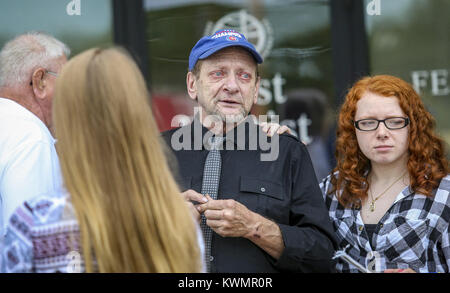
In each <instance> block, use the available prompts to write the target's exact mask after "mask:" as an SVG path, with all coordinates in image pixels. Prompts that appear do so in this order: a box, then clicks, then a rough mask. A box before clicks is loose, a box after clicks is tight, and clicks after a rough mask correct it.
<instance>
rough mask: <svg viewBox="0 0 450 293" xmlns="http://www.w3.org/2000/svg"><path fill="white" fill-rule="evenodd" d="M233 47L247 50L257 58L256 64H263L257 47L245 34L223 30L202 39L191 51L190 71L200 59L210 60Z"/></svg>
mask: <svg viewBox="0 0 450 293" xmlns="http://www.w3.org/2000/svg"><path fill="white" fill-rule="evenodd" d="M232 46H238V47H243V48H245V49H247V50H248V51H249V52H250V53H251V54H252V55H253V57H255V60H256V63H258V64H261V63H262V62H263V58H262V57H261V55H259V53H258V52H257V51H256V49H255V47H254V46H253V45H252V44H251V43H250V42H249V41H247V39H246V38H245V37H244V35H243V34H241V33H239V32H237V31H235V30H232V29H222V30H218V31H216V32H215V33H214V34H213V35H211V36H205V37H203V38H201V39H200V40H199V41H198V42H197V44H195V46H194V47H193V48H192V50H191V54H189V71H191V70H192V69H194V66H195V64H197V61H198V60H199V59H205V58H208V57H209V56H211V55H212V54H214V53H216V52H217V51H219V50H222V49H223V48H226V47H232Z"/></svg>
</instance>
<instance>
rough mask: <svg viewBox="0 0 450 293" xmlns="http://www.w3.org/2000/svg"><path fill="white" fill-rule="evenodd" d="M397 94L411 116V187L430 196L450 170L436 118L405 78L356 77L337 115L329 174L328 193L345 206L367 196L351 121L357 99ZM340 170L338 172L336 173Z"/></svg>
mask: <svg viewBox="0 0 450 293" xmlns="http://www.w3.org/2000/svg"><path fill="white" fill-rule="evenodd" d="M367 91H369V92H372V93H375V94H378V95H381V96H385V97H392V96H395V97H397V99H398V101H399V104H400V107H401V108H402V110H403V112H404V113H405V114H406V115H407V116H408V117H409V119H410V131H409V147H408V152H409V157H408V163H407V166H408V171H409V178H410V187H411V189H412V191H414V192H417V193H421V194H424V195H426V196H432V192H433V189H435V188H436V187H437V186H439V182H440V181H441V179H442V178H443V177H445V176H446V175H447V173H448V170H449V164H448V161H447V159H446V157H445V150H444V142H443V141H442V139H440V138H439V137H438V136H437V135H436V134H435V132H434V127H435V120H434V118H433V117H432V116H431V114H430V113H429V112H428V111H427V110H426V109H425V107H424V105H423V103H422V101H421V99H420V97H419V95H418V94H417V92H416V91H415V90H414V89H413V87H412V86H411V85H410V84H408V83H407V82H405V81H404V80H402V79H400V78H397V77H394V76H390V75H376V76H373V77H371V76H368V77H364V78H362V79H360V80H359V81H357V82H356V83H355V84H354V85H353V87H352V88H351V89H350V90H349V92H348V93H347V96H346V98H345V101H344V104H343V105H342V107H341V111H340V114H339V119H338V128H337V139H336V161H337V165H336V168H335V169H334V170H333V174H332V176H331V183H332V185H333V188H332V190H331V191H330V194H331V193H334V192H336V191H337V190H338V191H339V194H337V193H336V196H337V198H338V199H339V202H340V203H341V204H342V205H344V206H346V207H348V206H351V205H355V206H358V205H359V203H360V200H363V199H364V198H365V197H367V191H368V189H369V182H368V181H367V177H366V175H367V171H368V170H370V166H371V165H370V161H369V159H368V158H367V157H366V156H365V155H364V154H363V153H362V152H361V150H360V149H359V146H358V142H357V140H356V133H355V126H354V124H353V121H354V117H355V113H356V103H357V102H358V101H359V99H361V97H362V95H363V94H364V93H365V92H367ZM336 171H337V172H339V173H338V174H337V173H336Z"/></svg>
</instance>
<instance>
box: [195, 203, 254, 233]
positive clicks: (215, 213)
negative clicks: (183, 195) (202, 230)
mask: <svg viewBox="0 0 450 293" xmlns="http://www.w3.org/2000/svg"><path fill="white" fill-rule="evenodd" d="M206 197H207V199H208V202H207V203H204V204H201V205H198V206H197V210H198V212H199V213H200V214H202V213H203V214H204V215H205V217H206V224H207V225H208V226H209V227H211V229H212V230H213V231H214V232H216V233H217V234H219V235H220V236H222V237H249V236H250V235H251V234H252V232H253V230H254V229H256V227H255V223H254V218H255V217H254V213H253V212H251V211H250V210H249V209H247V208H246V207H245V206H244V205H243V204H241V203H239V202H237V201H235V200H232V199H227V200H214V199H212V198H211V197H210V196H208V195H206Z"/></svg>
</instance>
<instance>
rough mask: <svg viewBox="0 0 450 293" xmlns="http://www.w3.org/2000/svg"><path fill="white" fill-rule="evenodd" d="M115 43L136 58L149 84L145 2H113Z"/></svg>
mask: <svg viewBox="0 0 450 293" xmlns="http://www.w3.org/2000/svg"><path fill="white" fill-rule="evenodd" d="M113 10H114V11H113V15H114V21H113V22H114V42H115V43H116V44H117V45H120V46H122V47H124V48H126V49H127V50H128V51H129V52H130V53H131V55H132V56H133V57H134V58H135V60H136V62H137V63H138V65H139V68H140V69H141V71H142V74H143V75H144V77H145V78H146V80H147V84H148V85H149V82H148V78H149V76H148V72H149V70H148V66H149V64H148V61H149V56H148V48H147V42H146V26H147V23H146V19H145V11H144V0H133V1H129V0H128V1H126V0H113Z"/></svg>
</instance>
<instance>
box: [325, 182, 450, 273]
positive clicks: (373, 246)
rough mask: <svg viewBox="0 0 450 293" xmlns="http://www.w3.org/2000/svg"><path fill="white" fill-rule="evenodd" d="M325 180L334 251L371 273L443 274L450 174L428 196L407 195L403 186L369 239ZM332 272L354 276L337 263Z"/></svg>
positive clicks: (355, 212) (449, 259) (448, 249)
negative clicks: (396, 270) (342, 251)
mask: <svg viewBox="0 0 450 293" xmlns="http://www.w3.org/2000/svg"><path fill="white" fill-rule="evenodd" d="M330 178H331V176H328V177H327V178H325V179H324V180H323V181H322V182H321V184H320V188H321V190H322V194H323V196H324V199H325V203H326V206H327V208H328V211H329V216H330V219H331V221H332V223H333V227H334V229H335V232H336V237H337V239H338V242H339V247H340V248H342V249H343V248H345V247H346V246H347V245H348V246H349V247H348V249H347V250H346V252H347V254H348V255H350V256H351V257H352V258H354V259H355V260H356V261H358V262H359V263H360V264H361V265H363V266H365V267H367V268H368V269H369V270H371V271H372V272H382V271H384V270H385V269H393V268H399V269H406V268H411V269H413V270H414V271H416V272H424V273H425V272H447V273H448V272H449V267H450V244H449V243H450V239H449V231H448V227H449V222H450V196H449V191H450V175H447V176H446V177H444V178H443V179H442V180H441V182H440V185H439V187H438V188H437V189H436V190H434V191H433V194H434V196H433V197H427V196H424V195H422V194H418V193H413V192H411V191H410V189H409V187H406V188H405V189H403V191H402V192H401V193H399V194H398V196H397V198H396V199H395V201H394V203H393V204H392V206H391V208H390V209H389V210H388V211H387V212H386V214H385V215H384V216H383V217H382V218H381V220H380V221H379V223H378V224H377V227H376V230H375V232H374V235H373V238H372V239H371V240H369V237H368V236H367V233H366V230H365V227H364V222H363V221H362V218H361V211H360V208H355V207H353V208H344V207H343V206H342V205H341V204H340V203H339V202H338V200H337V198H336V194H327V193H328V191H329V190H330V189H331V183H330ZM336 269H337V271H338V272H358V271H357V269H356V268H355V267H354V266H353V265H349V264H347V263H346V262H344V261H342V260H340V259H339V260H337V263H336Z"/></svg>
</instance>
